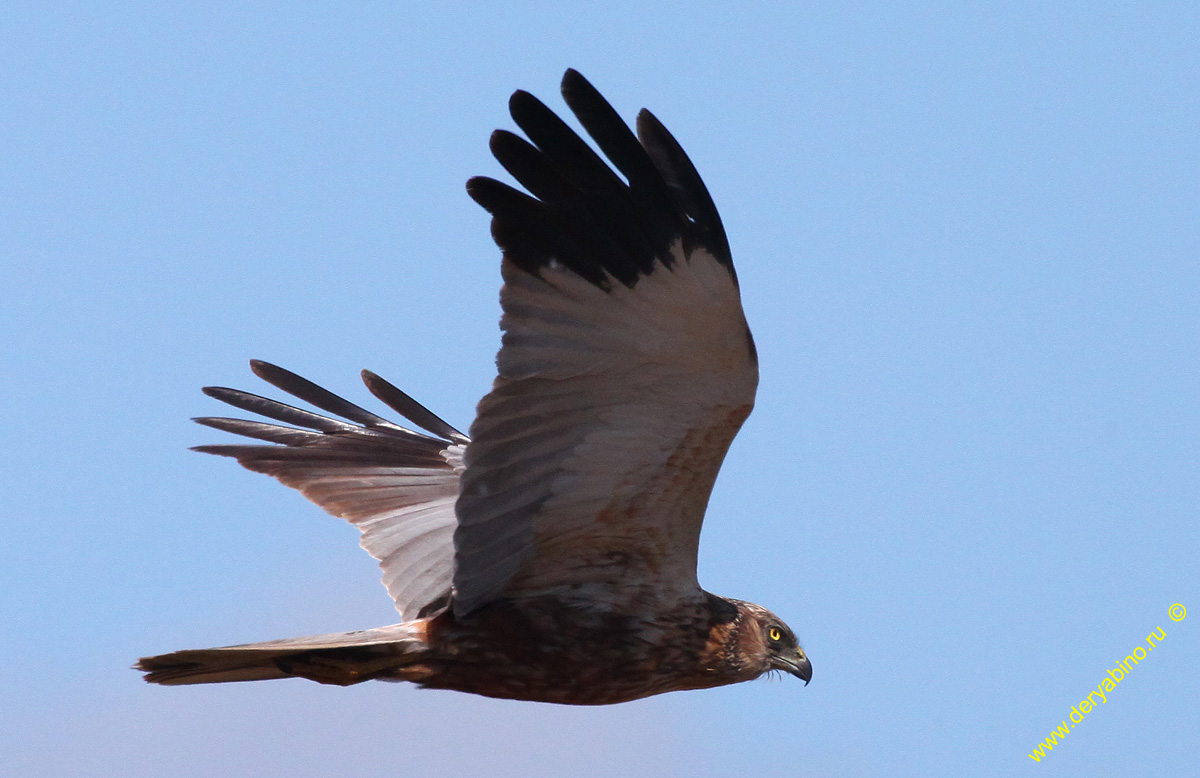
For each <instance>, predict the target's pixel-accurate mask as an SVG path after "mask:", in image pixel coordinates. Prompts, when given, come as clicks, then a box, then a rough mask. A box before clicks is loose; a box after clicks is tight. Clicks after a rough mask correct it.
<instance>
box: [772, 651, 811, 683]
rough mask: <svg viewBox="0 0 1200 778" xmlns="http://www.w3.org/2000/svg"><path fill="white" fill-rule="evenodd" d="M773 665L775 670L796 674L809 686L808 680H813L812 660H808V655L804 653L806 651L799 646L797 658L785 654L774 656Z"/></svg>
mask: <svg viewBox="0 0 1200 778" xmlns="http://www.w3.org/2000/svg"><path fill="white" fill-rule="evenodd" d="M771 667H772V668H774V669H775V670H782V671H784V672H785V673H790V674H791V675H794V676H796V677H797V678H799V679H800V680H802V681H804V685H805V686H808V682H809V681H811V680H812V662H810V661H808V657H807V656H805V655H804V651H803V650H802V649H799V648H797V649H796V656H795V658H789V657H784V656H775V657H772V658H771Z"/></svg>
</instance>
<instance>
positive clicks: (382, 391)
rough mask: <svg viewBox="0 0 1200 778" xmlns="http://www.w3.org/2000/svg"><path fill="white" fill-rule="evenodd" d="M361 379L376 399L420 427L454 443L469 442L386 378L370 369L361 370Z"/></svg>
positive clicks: (465, 437) (468, 439) (464, 436)
mask: <svg viewBox="0 0 1200 778" xmlns="http://www.w3.org/2000/svg"><path fill="white" fill-rule="evenodd" d="M362 380H363V383H364V384H366V386H367V390H368V391H370V392H371V394H373V395H375V397H376V399H378V400H379V401H380V402H382V403H383V404H384V405H386V406H388V407H389V408H391V409H392V410H394V411H395V412H396V413H398V414H400V415H401V416H403V417H404V418H406V419H408V420H409V421H411V422H412V423H413V424H415V425H417V426H418V427H420V428H421V429H423V430H425V431H427V432H430V433H433V434H434V435H437V436H439V437H441V438H444V439H446V440H452V441H454V442H455V443H469V442H470V440H471V439H470V438H468V437H467V436H466V435H464V434H463V433H461V432H459V431H458V430H456V429H455V428H454V427H451V426H450V425H449V424H448V423H446V422H445V421H444V420H443V419H442V418H441V417H439V416H438V415H437V414H435V413H434V412H433V411H431V410H429V409H428V408H426V407H425V406H424V405H421V403H419V402H417V401H416V400H414V399H413V398H411V397H409V396H408V394H406V393H405V392H403V391H401V390H400V389H398V388H397V387H396V386H395V385H394V384H392V383H391V382H389V381H387V380H386V379H384V378H380V377H379V376H378V375H376V374H375V373H372V372H371V371H370V370H363V371H362Z"/></svg>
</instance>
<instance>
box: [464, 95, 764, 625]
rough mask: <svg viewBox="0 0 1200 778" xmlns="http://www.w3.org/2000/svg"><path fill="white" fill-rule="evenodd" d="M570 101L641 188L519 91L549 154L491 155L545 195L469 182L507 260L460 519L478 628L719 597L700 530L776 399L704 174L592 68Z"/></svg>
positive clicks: (503, 138) (498, 147)
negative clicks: (750, 420)
mask: <svg viewBox="0 0 1200 778" xmlns="http://www.w3.org/2000/svg"><path fill="white" fill-rule="evenodd" d="M562 91H563V97H564V98H565V99H566V102H567V104H568V105H569V106H570V108H571V110H572V111H573V112H574V113H575V115H576V116H577V117H578V119H579V121H580V123H581V124H582V125H583V127H584V128H585V129H586V130H587V132H588V133H589V134H590V135H591V136H592V138H593V139H594V140H595V142H596V144H597V145H598V146H599V148H600V149H601V151H603V152H604V154H605V155H606V156H607V157H608V158H609V159H610V160H611V161H612V164H613V165H614V166H615V167H616V168H617V170H618V171H620V173H621V175H622V176H623V177H624V178H623V179H622V178H621V177H619V176H618V175H617V174H616V173H614V172H613V170H612V169H611V168H610V167H609V166H608V164H606V163H605V162H604V161H603V160H602V159H601V158H600V157H599V156H598V155H597V154H596V153H595V152H593V151H592V150H591V148H590V147H589V146H588V145H587V144H586V143H585V142H584V141H582V140H581V139H580V138H579V136H578V135H576V134H575V133H574V132H573V131H572V130H571V129H570V128H569V127H567V125H566V124H565V123H563V122H562V121H561V120H560V119H559V118H558V117H557V116H555V115H554V114H553V113H552V112H551V111H550V110H549V109H548V108H546V106H545V105H543V104H542V103H541V102H539V101H538V100H537V99H536V98H534V97H533V96H531V95H529V94H527V93H525V92H517V93H516V94H514V95H513V97H512V100H511V102H510V104H509V105H510V109H511V113H512V116H513V119H514V120H515V121H516V123H517V125H518V126H519V127H520V128H521V129H522V130H524V131H525V133H526V135H527V136H528V137H529V140H530V141H531V142H527V141H525V140H523V139H521V138H519V137H518V136H516V135H514V134H512V133H508V132H504V131H497V132H496V133H495V134H494V135H493V136H492V144H491V146H492V151H493V153H494V154H495V155H496V158H497V159H498V160H499V161H500V163H501V164H502V165H503V166H504V167H505V168H506V169H507V170H508V171H509V173H511V174H512V175H513V177H514V178H516V179H517V181H519V182H520V183H521V184H522V185H524V186H525V188H526V189H528V190H529V192H530V193H531V194H532V195H533V196H532V197H531V196H529V195H527V194H525V193H523V192H519V191H517V190H515V189H513V188H511V187H509V186H506V185H505V184H502V183H499V182H497V181H494V180H492V179H489V178H475V179H472V180H471V181H470V182H469V183H468V191H469V192H470V194H471V196H472V197H473V198H474V199H475V200H476V201H477V202H478V203H479V204H480V205H482V206H483V207H484V208H485V209H487V210H488V211H489V212H490V213H491V214H492V216H493V221H492V234H493V236H494V237H495V239H496V242H497V243H498V244H499V245H500V247H501V248H502V249H503V251H504V261H503V264H502V273H503V276H504V288H503V290H502V291H501V304H502V306H503V318H502V320H501V328H502V329H503V330H504V337H503V344H502V347H501V349H500V353H499V356H498V357H497V363H498V368H499V376H498V377H497V378H496V381H495V384H494V386H493V388H492V391H491V393H490V394H488V395H487V396H486V397H485V398H484V399H483V400H482V401H481V402H480V405H479V414H478V418H477V419H476V421H475V423H474V424H473V425H472V427H471V436H472V438H473V440H472V442H471V444H470V445H469V446H468V447H467V450H466V456H465V462H466V466H467V469H466V472H465V473H464V474H463V481H462V488H461V492H460V496H459V500H458V505H457V513H458V522H459V526H458V529H457V530H456V531H455V535H454V544H455V549H456V552H455V553H456V556H455V571H454V609H455V612H456V613H458V614H460V615H462V614H465V613H467V612H470V611H471V610H473V609H475V608H477V607H479V606H480V605H482V604H484V603H486V602H488V601H489V600H492V599H494V598H496V597H498V596H501V595H504V596H511V595H520V594H524V593H534V592H541V591H559V592H569V591H576V592H579V593H580V594H581V596H588V592H595V587H597V586H599V587H605V588H609V590H610V591H611V590H612V589H613V588H615V589H620V590H622V591H626V592H627V594H628V595H629V596H630V597H638V596H644V595H646V594H649V595H650V596H654V597H662V598H667V599H673V598H689V597H696V596H699V588H698V585H697V583H696V552H697V547H698V543H699V535H700V524H701V521H702V519H703V516H704V511H705V507H706V506H707V503H708V497H709V493H710V492H711V490H712V485H713V481H714V479H715V478H716V475H717V470H718V469H719V468H720V465H721V462H722V460H723V459H724V456H725V452H726V450H727V449H728V447H729V444H730V442H731V441H732V440H733V437H734V435H735V434H736V433H737V430H738V428H739V427H740V426H741V424H742V422H743V421H744V420H745V418H746V416H747V415H748V414H749V413H750V409H751V407H752V406H753V403H754V393H755V389H756V386H757V383H758V368H757V359H756V356H755V352H754V345H753V341H752V339H751V337H750V331H749V329H748V327H747V326H746V321H745V318H744V316H743V314H742V307H741V300H740V295H739V292H738V286H737V278H736V276H735V274H734V270H733V263H732V260H731V258H730V252H729V244H728V241H727V239H726V237H725V231H724V228H723V226H722V225H721V220H720V217H719V216H718V214H717V210H716V208H715V206H714V205H713V202H712V199H711V198H710V197H709V194H708V191H707V189H706V188H705V186H704V184H703V183H702V182H701V180H700V177H699V175H698V174H697V173H696V170H695V168H694V167H693V166H692V163H691V162H690V161H689V160H688V158H687V156H686V155H685V154H684V152H683V150H682V149H681V148H680V147H679V144H678V143H677V142H676V141H675V139H674V138H673V137H672V136H671V135H670V134H669V133H668V132H667V131H666V129H664V128H663V126H662V125H661V124H660V123H659V122H658V120H657V119H655V118H654V116H652V115H651V114H650V113H649V112H647V111H642V112H641V113H640V114H639V116H638V122H637V127H638V136H639V137H635V136H634V134H633V133H632V132H631V131H630V130H629V128H628V127H627V126H626V125H625V123H624V122H623V121H622V120H621V118H620V117H619V116H618V115H617V113H616V112H615V111H614V110H613V108H612V107H611V106H610V105H609V104H608V103H607V102H606V101H605V100H604V98H603V97H601V96H600V94H599V93H598V92H597V91H596V90H595V89H594V88H593V87H592V86H591V84H589V83H588V82H587V81H586V80H585V79H584V78H583V77H582V76H580V75H579V74H578V73H576V72H575V71H567V74H566V76H565V77H564V78H563V85H562ZM639 138H640V142H639ZM639 592H640V593H641V594H639Z"/></svg>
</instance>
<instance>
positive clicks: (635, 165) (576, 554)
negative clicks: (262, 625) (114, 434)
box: [137, 70, 812, 705]
mask: <svg viewBox="0 0 1200 778" xmlns="http://www.w3.org/2000/svg"><path fill="white" fill-rule="evenodd" d="M562 94H563V97H564V99H565V100H566V103H567V105H568V106H569V107H570V108H571V110H572V111H573V112H574V114H575V116H576V117H578V119H579V122H580V124H582V125H583V128H584V129H585V130H587V132H588V134H589V135H591V137H592V139H593V140H594V141H595V143H596V145H597V146H598V147H599V149H600V150H601V151H602V152H603V153H604V155H605V156H607V157H608V159H609V161H610V162H611V164H612V166H613V167H615V168H616V170H617V171H619V173H620V175H617V173H615V172H614V171H613V169H612V168H610V167H609V163H606V162H605V161H604V160H603V159H601V157H600V156H598V155H597V154H596V153H595V152H594V151H592V149H591V147H589V146H588V145H587V144H586V143H585V142H584V141H582V140H581V139H580V138H579V136H578V135H576V134H575V132H574V131H572V130H571V129H570V128H569V127H568V126H567V125H566V124H565V123H564V122H563V121H562V120H561V119H559V118H558V117H557V116H556V115H555V114H554V113H552V112H551V111H550V109H548V108H547V107H546V106H545V105H543V104H542V103H541V102H539V101H538V100H537V99H536V98H535V97H533V96H532V95H530V94H528V93H526V92H517V93H515V94H514V95H513V96H512V99H511V101H510V103H509V107H510V109H511V112H512V117H513V119H514V120H515V121H516V123H517V126H519V127H520V128H521V129H522V130H524V132H525V135H526V136H527V137H528V140H525V139H523V138H521V137H519V136H517V135H515V134H513V133H510V132H505V131H503V130H500V131H497V132H496V133H495V134H493V135H492V139H491V148H492V152H493V153H494V154H495V155H496V158H497V159H498V160H499V161H500V163H501V164H502V165H503V166H504V167H505V168H506V169H507V170H508V172H509V173H511V174H512V176H513V177H514V178H515V179H516V180H517V181H518V182H520V183H521V184H522V185H523V186H524V187H525V189H526V190H528V192H529V194H526V193H524V192H521V191H518V190H516V189H514V188H512V187H510V186H507V185H506V184H502V183H500V182H498V181H494V180H492V179H490V178H473V179H471V180H470V181H469V182H468V184H467V191H468V192H469V193H470V195H471V197H473V198H474V199H475V201H476V202H478V203H479V204H480V205H481V206H483V207H484V208H485V209H486V210H487V211H488V212H490V213H491V214H492V235H493V236H494V237H495V239H496V243H497V244H499V246H500V248H501V249H502V250H503V255H504V258H503V262H502V264H501V272H502V275H503V278H504V286H503V288H502V290H501V292H500V301H501V304H502V307H503V318H502V319H501V322H500V326H501V328H502V329H503V331H504V337H503V342H502V346H501V348H500V353H499V355H498V356H497V359H496V361H497V364H498V368H499V375H498V377H497V378H496V381H495V384H494V385H493V387H492V391H491V392H490V393H489V394H488V395H487V396H486V397H484V398H483V400H482V401H481V402H480V403H479V409H478V416H477V417H476V419H475V422H474V423H473V424H472V425H471V436H470V438H468V437H467V436H466V435H464V434H463V433H461V432H459V431H458V430H456V429H454V428H453V427H451V426H450V425H449V424H447V423H446V422H444V421H442V420H441V419H439V418H438V417H437V416H435V415H433V414H432V413H430V412H429V411H428V410H426V409H425V408H424V407H422V406H421V405H419V404H418V403H416V402H415V401H414V400H412V399H411V398H409V397H408V396H407V395H405V394H404V393H403V392H401V391H400V390H399V389H397V388H395V387H394V386H392V385H391V384H389V383H388V382H386V381H384V380H383V379H382V378H379V377H378V376H376V375H375V374H373V373H370V372H367V371H364V372H363V380H364V381H365V382H366V385H367V388H368V389H369V390H370V391H371V393H372V394H374V395H375V397H377V398H378V399H379V400H381V401H382V402H383V403H384V404H386V405H388V406H389V407H391V408H392V410H394V411H396V412H397V413H399V414H400V415H401V416H403V417H404V418H405V419H407V420H408V422H409V423H410V424H412V425H414V426H416V427H419V428H421V429H423V430H425V433H427V434H425V433H421V432H416V431H413V430H411V429H408V428H406V427H403V426H400V425H398V424H396V423H394V422H391V421H388V420H387V419H384V418H382V417H380V416H376V415H375V414H374V413H371V412H370V411H367V410H364V409H362V408H360V407H358V406H357V405H354V404H352V403H350V402H348V401H346V400H344V399H342V398H340V397H338V396H336V395H334V394H332V393H330V392H328V391H326V390H324V389H322V388H320V387H318V386H316V385H315V384H313V383H311V382H309V381H307V380H305V379H303V378H301V377H299V376H297V375H295V374H293V373H290V372H288V371H287V370H284V369H282V368H279V367H275V366H274V365H269V364H267V363H265V362H253V363H252V366H253V370H254V372H255V374H256V375H258V376H259V377H260V378H262V379H263V380H265V381H267V382H268V383H270V384H273V385H274V386H276V387H277V388H279V389H281V390H283V391H285V392H288V393H290V394H292V395H294V396H295V397H298V398H299V399H301V400H304V401H305V402H307V403H309V404H311V405H313V406H315V407H316V408H319V409H321V410H322V411H325V412H327V413H329V414H332V415H333V416H338V417H341V418H331V417H329V416H324V415H320V414H317V413H313V412H310V411H305V410H300V409H298V408H294V407H292V406H290V405H284V404H283V403H280V402H276V401H274V400H268V399H266V398H263V397H258V396H256V395H253V394H249V393H246V392H241V391H236V390H233V389H224V388H208V389H206V390H205V391H206V392H207V393H208V394H209V395H210V396H212V397H215V398H217V399H218V400H222V401H224V402H226V403H228V404H229V405H232V406H234V407H236V408H239V409H241V410H243V411H248V412H251V413H256V414H259V415H261V416H264V417H266V418H268V419H272V420H274V421H275V422H280V423H278V424H276V423H268V422H262V421H246V420H241V419H226V418H204V419H197V421H199V422H200V423H201V424H204V425H207V426H209V427H215V428H216V429H219V430H224V431H227V432H232V433H236V434H238V435H242V436H245V437H247V438H253V439H255V440H256V441H261V443H242V444H233V445H217V446H201V447H199V449H198V450H199V451H203V452H206V453H210V454H220V455H222V456H229V457H233V458H235V459H237V460H238V461H239V462H240V463H241V464H242V465H244V466H245V467H247V468H249V469H251V470H255V471H258V472H260V473H266V474H268V475H271V476H274V477H275V478H278V479H279V480H280V481H282V482H283V483H284V484H286V485H288V486H291V487H294V488H296V489H299V490H300V491H301V492H303V493H304V495H305V496H306V497H308V498H309V499H310V500H312V501H313V502H315V503H317V504H318V505H320V506H321V507H322V508H324V509H325V510H326V511H328V512H329V513H331V514H333V515H334V516H340V517H342V518H344V519H347V520H348V521H350V522H351V523H352V524H354V525H355V526H356V527H358V529H359V531H361V532H362V547H363V548H364V549H366V550H367V552H368V553H369V554H371V556H373V557H375V558H376V559H378V560H379V564H380V567H381V568H383V583H384V585H385V586H386V587H387V590H388V593H389V594H390V595H391V596H392V598H393V599H394V600H395V602H396V609H397V610H398V611H399V612H400V616H401V619H402V622H401V623H400V624H396V625H393V626H390V627H379V628H376V629H367V630H361V631H358V632H346V633H339V634H333V635H318V636H313V637H302V638H291V639H287V640H273V641H270V642H266V643H251V644H249V645H242V646H230V647H228V648H209V649H199V650H191V651H176V652H175V653H172V654H165V655H162V656H155V657H148V658H145V659H142V660H141V661H140V662H139V663H138V665H137V666H138V669H141V670H143V671H145V672H146V680H148V681H151V682H154V683H160V684H191V683H219V682H224V681H256V680H262V679H269V678H287V677H290V676H296V677H300V678H308V679H310V680H313V681H319V682H321V683H330V684H341V685H349V684H355V683H359V682H361V681H367V680H372V679H379V680H385V681H411V682H413V683H416V684H419V685H421V686H425V687H430V688H435V689H457V690H460V691H465V692H473V693H475V694H483V695H487V696H490V697H506V698H512V699H520V700H536V701H543V702H557V703H567V704H576V705H601V704H606V703H616V702H623V701H626V700H634V699H638V698H640V697H646V696H649V695H652V694H659V693H662V692H669V691H676V690H680V689H700V688H706V687H711V686H721V685H724V684H729V683H737V682H739V681H746V680H750V679H752V678H757V677H758V676H760V675H762V674H763V673H765V672H768V671H770V670H782V671H784V672H788V673H791V674H792V675H795V676H797V677H799V678H801V679H803V680H804V681H805V682H806V683H807V681H808V680H809V678H810V677H811V675H812V666H811V665H810V664H809V661H808V658H807V657H806V656H805V654H804V651H803V650H802V649H801V648H800V646H799V645H798V643H797V641H796V637H795V635H793V634H792V631H791V630H790V629H788V627H787V625H785V624H784V623H783V621H781V620H780V619H779V618H778V617H776V616H775V615H773V614H772V613H770V612H769V611H767V610H766V609H764V608H761V607H759V606H757V605H753V604H751V603H748V602H742V601H740V600H732V599H727V598H724V597H718V596H716V595H713V594H709V593H708V592H706V591H704V590H703V589H701V588H700V585H699V583H697V580H696V552H697V547H698V544H699V539H700V524H701V521H702V520H703V518H704V511H705V507H706V506H707V504H708V497H709V493H710V492H711V491H712V486H713V481H714V479H715V478H716V476H717V470H718V469H719V468H720V466H721V461H722V460H723V459H724V458H725V452H726V450H727V449H728V448H729V444H730V442H731V441H732V440H733V436H734V435H735V434H736V433H737V431H738V428H739V427H741V425H742V422H743V421H745V419H746V416H747V415H749V413H750V409H751V407H752V406H753V404H754V393H755V389H756V387H757V384H758V366H757V357H756V354H755V350H754V342H753V340H752V339H751V336H750V330H749V329H748V328H747V326H746V320H745V318H744V317H743V315H742V306H741V301H740V296H739V292H738V284H737V276H736V274H735V273H734V270H733V262H732V259H731V257H730V252H729V243H728V241H727V239H726V237H725V230H724V227H722V225H721V219H720V217H719V216H718V215H717V209H716V207H715V206H714V205H713V202H712V199H711V198H710V196H709V194H708V190H707V189H706V188H705V186H704V184H703V182H701V180H700V176H699V175H698V174H697V173H696V169H695V168H694V167H693V166H692V163H691V161H689V160H688V158H687V156H686V155H685V154H684V152H683V149H681V148H680V146H679V144H678V143H677V142H676V141H675V139H674V138H673V137H672V136H671V135H670V133H668V132H667V130H666V129H665V128H664V127H663V126H662V124H660V123H659V121H658V120H657V119H656V118H655V117H654V116H653V115H652V114H650V113H649V112H648V111H644V110H643V111H642V112H641V113H640V114H639V115H638V119H637V135H636V136H635V135H634V134H633V133H632V132H631V131H630V129H629V128H628V127H627V126H626V125H625V123H624V122H623V121H622V120H621V118H620V117H619V116H618V115H617V113H616V111H614V110H613V108H612V106H610V105H609V104H608V102H607V101H605V99H604V98H603V97H601V95H600V93H599V92H597V91H596V90H595V88H593V87H592V85H591V84H589V83H588V82H587V81H586V80H585V79H584V78H583V77H582V76H581V75H579V74H578V73H576V72H575V71H573V70H569V71H567V73H566V75H565V76H564V78H563V82H562Z"/></svg>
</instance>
